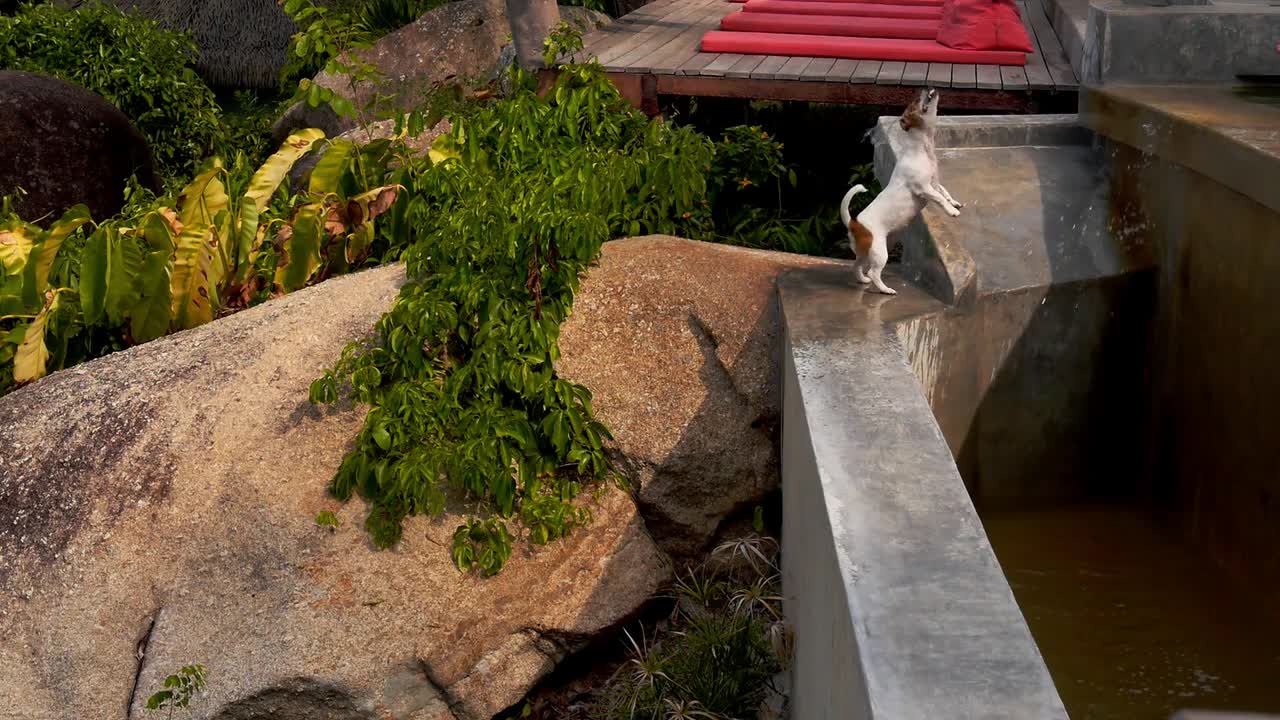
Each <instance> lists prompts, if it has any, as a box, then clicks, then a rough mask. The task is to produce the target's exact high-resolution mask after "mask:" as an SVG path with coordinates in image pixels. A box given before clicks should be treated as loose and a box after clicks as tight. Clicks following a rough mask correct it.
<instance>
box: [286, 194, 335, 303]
mask: <svg viewBox="0 0 1280 720" xmlns="http://www.w3.org/2000/svg"><path fill="white" fill-rule="evenodd" d="M323 212H324V206H323V205H322V204H321V203H311V204H309V205H303V206H302V207H300V208H298V212H297V214H296V215H294V218H293V223H292V225H286V226H285V228H283V229H282V230H281V234H282V235H287V239H286V240H285V242H284V253H285V257H284V264H283V265H280V266H279V267H277V268H276V277H275V281H276V284H277V285H279V286H280V287H282V288H283V289H284V290H285V291H286V292H293V291H294V290H297V289H298V288H300V287H302V286H303V285H306V284H307V281H308V280H310V279H311V276H312V275H314V274H315V272H316V270H317V269H319V267H320V244H321V242H322V241H323V240H324V229H323V226H322V213H323ZM285 229H290V230H291V231H292V232H290V233H285V232H284V230H285Z"/></svg>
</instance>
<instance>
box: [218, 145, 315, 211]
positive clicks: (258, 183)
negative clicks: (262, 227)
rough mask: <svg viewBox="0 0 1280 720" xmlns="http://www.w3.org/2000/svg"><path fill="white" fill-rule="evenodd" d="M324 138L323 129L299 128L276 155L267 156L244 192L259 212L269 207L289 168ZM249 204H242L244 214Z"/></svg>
mask: <svg viewBox="0 0 1280 720" xmlns="http://www.w3.org/2000/svg"><path fill="white" fill-rule="evenodd" d="M322 139H324V131H323V130H317V129H315V128H311V129H308V130H297V131H295V132H294V133H292V134H291V135H289V137H288V138H286V139H285V141H284V143H282V144H281V145H280V149H279V150H277V151H276V153H275V154H274V155H272V156H271V157H269V158H267V161H266V162H265V163H263V164H262V167H260V168H258V171H257V172H256V173H254V174H253V178H252V179H250V180H249V189H248V191H246V192H245V194H244V196H245V198H246V199H248V200H251V201H252V203H253V207H254V209H255V210H257V212H258V214H261V213H262V211H263V210H266V209H267V205H268V203H270V202H271V196H272V195H274V194H275V192H276V188H278V187H280V183H281V182H283V181H284V178H285V176H286V175H288V174H289V170H291V169H292V168H293V166H294V164H295V163H297V162H298V160H299V159H300V158H301V157H302V156H303V155H306V154H307V153H308V152H309V151H310V150H311V146H312V145H315V143H316V142H317V141H319V140H322ZM329 152H332V148H330V150H329ZM327 155H328V153H326V157H327ZM320 162H321V163H323V162H324V159H323V158H321V161H320ZM317 167H319V165H317ZM313 182H314V181H313ZM247 205H248V203H246V204H245V205H241V208H240V209H241V213H242V214H243V212H244V209H245V207H246V206H247Z"/></svg>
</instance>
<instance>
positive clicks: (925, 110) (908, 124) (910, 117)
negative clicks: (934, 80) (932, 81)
mask: <svg viewBox="0 0 1280 720" xmlns="http://www.w3.org/2000/svg"><path fill="white" fill-rule="evenodd" d="M938 98H939V95H938V91H937V90H934V89H933V88H930V87H927V88H924V89H923V90H921V91H920V94H919V95H918V96H916V99H915V100H913V101H911V104H910V105H908V106H907V109H906V110H905V111H904V112H903V113H902V117H900V118H898V124H899V125H901V126H902V129H903V130H905V131H907V132H911V131H912V130H923V131H925V132H928V131H929V130H931V129H932V128H933V123H934V121H935V120H937V119H938Z"/></svg>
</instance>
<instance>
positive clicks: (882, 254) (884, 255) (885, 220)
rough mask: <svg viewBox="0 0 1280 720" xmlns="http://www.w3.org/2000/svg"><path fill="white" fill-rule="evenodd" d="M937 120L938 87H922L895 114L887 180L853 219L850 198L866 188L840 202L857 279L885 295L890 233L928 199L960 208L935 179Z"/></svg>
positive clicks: (950, 208) (952, 212)
mask: <svg viewBox="0 0 1280 720" xmlns="http://www.w3.org/2000/svg"><path fill="white" fill-rule="evenodd" d="M937 120H938V91H937V90H934V89H933V88H925V89H924V90H922V91H920V97H918V98H916V99H915V101H914V102H912V103H911V105H910V106H909V107H908V108H907V109H906V111H905V112H903V113H902V117H901V118H899V119H898V124H899V125H900V126H901V127H902V130H903V132H902V135H901V142H900V143H897V144H896V145H900V147H897V146H896V147H895V148H894V150H895V151H896V152H897V154H898V162H897V164H896V165H895V166H894V168H893V176H892V177H891V178H889V184H888V185H886V186H885V188H884V190H883V191H882V192H881V193H880V194H879V195H877V196H876V199H875V200H872V201H871V204H870V205H868V206H867V207H866V209H865V210H863V211H862V212H860V213H858V217H857V219H850V217H849V202H850V201H851V200H853V196H854V195H857V194H858V193H860V192H866V190H867V189H866V188H865V187H863V186H861V185H854V186H853V187H851V188H849V192H847V193H845V194H844V200H842V201H841V202H840V219H841V221H843V222H844V225H845V227H846V228H848V229H849V245H850V246H851V247H852V248H853V251H854V253H855V254H856V256H857V262H856V264H855V265H854V268H853V273H854V277H855V278H856V279H857V280H858V282H860V283H871V284H872V285H873V286H874V287H875V289H876V290H879V291H880V292H882V293H885V294H887V295H894V294H896V293H897V290H894V289H893V288H891V287H889V286H888V285H885V284H884V281H883V280H881V279H880V273H881V271H883V270H884V266H885V263H887V262H888V261H889V245H888V239H889V233H891V232H894V231H895V230H900V229H902V228H903V227H906V225H907V223H909V222H911V219H912V218H913V217H915V216H916V213H918V212H920V211H921V210H923V209H924V206H925V205H926V204H928V202H929V201H931V200H932V201H933V202H936V203H938V205H940V206H942V209H943V210H945V211H946V212H947V214H948V215H950V216H952V217H955V216H957V215H959V214H960V210H959V208H962V207H964V206H963V205H961V204H960V203H959V202H957V201H956V199H955V198H953V197H951V193H949V192H947V189H946V188H945V187H943V186H942V183H941V182H938V157H937V155H936V154H935V152H934V146H933V134H934V128H935V126H936V125H937Z"/></svg>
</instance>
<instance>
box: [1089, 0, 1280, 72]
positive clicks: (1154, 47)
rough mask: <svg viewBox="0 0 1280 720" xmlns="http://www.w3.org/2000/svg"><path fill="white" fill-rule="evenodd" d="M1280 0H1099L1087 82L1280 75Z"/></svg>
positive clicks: (1093, 8)
mask: <svg viewBox="0 0 1280 720" xmlns="http://www.w3.org/2000/svg"><path fill="white" fill-rule="evenodd" d="M1277 37H1280V8H1274V7H1264V6H1258V5H1238V4H1224V5H1216V4H1215V5H1174V6H1168V7H1149V6H1143V5H1135V4H1130V3H1127V2H1125V1H1124V0H1094V1H1093V3H1092V4H1091V5H1090V7H1089V18H1088V21H1087V25H1086V28H1085V39H1084V57H1083V60H1082V63H1081V69H1080V72H1079V73H1077V74H1079V76H1080V83H1081V85H1086V84H1106V83H1122V84H1123V83H1135V84H1136V83H1141V84H1218V83H1226V84H1231V83H1236V82H1238V79H1237V76H1240V75H1280V53H1277V52H1276V38H1277Z"/></svg>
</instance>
